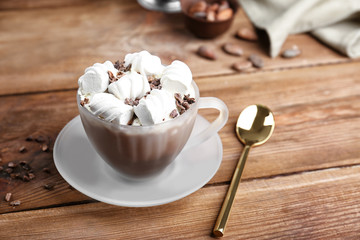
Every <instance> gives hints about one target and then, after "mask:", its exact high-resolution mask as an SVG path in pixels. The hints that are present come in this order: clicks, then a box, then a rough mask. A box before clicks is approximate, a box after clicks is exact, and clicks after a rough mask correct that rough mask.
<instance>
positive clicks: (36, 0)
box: [0, 0, 90, 10]
mask: <svg viewBox="0 0 360 240" xmlns="http://www.w3.org/2000/svg"><path fill="white" fill-rule="evenodd" d="M89 2H90V0H52V1H48V0H2V1H0V10H10V9H28V8H49V7H64V6H73V5H79V4H85V3H89Z"/></svg>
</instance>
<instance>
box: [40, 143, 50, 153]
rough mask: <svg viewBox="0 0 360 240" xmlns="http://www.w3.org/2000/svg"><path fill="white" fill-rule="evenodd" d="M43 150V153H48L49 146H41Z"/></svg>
mask: <svg viewBox="0 0 360 240" xmlns="http://www.w3.org/2000/svg"><path fill="white" fill-rule="evenodd" d="M41 150H42V151H43V152H47V151H48V150H49V146H48V145H47V144H46V143H44V144H43V145H42V146H41Z"/></svg>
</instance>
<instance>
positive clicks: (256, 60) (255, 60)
mask: <svg viewBox="0 0 360 240" xmlns="http://www.w3.org/2000/svg"><path fill="white" fill-rule="evenodd" d="M249 60H250V62H252V64H253V66H254V67H256V68H262V67H264V61H263V60H262V58H261V57H260V56H259V55H256V54H251V55H250V57H249Z"/></svg>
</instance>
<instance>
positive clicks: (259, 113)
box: [236, 105, 275, 146]
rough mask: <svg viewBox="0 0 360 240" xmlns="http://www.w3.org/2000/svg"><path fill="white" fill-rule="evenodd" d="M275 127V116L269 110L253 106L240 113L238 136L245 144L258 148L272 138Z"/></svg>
mask: <svg viewBox="0 0 360 240" xmlns="http://www.w3.org/2000/svg"><path fill="white" fill-rule="evenodd" d="M274 127H275V121H274V116H273V114H272V112H271V111H270V109H269V108H267V107H265V106H262V105H251V106H248V107H247V108H245V109H244V110H243V111H242V112H241V113H240V115H239V118H238V120H237V123H236V134H237V136H238V138H239V140H240V141H241V142H242V143H243V144H245V145H250V146H258V145H261V144H263V143H265V142H266V141H267V140H268V139H269V138H270V136H271V134H272V132H273V131H274Z"/></svg>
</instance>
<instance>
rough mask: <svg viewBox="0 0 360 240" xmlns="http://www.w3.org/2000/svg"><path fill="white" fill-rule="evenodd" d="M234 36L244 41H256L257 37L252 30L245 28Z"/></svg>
mask: <svg viewBox="0 0 360 240" xmlns="http://www.w3.org/2000/svg"><path fill="white" fill-rule="evenodd" d="M236 36H237V37H238V38H240V39H244V40H248V41H256V40H258V37H257V35H256V33H255V32H254V30H252V29H250V28H247V27H243V28H240V29H239V30H238V31H237V33H236Z"/></svg>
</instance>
